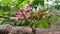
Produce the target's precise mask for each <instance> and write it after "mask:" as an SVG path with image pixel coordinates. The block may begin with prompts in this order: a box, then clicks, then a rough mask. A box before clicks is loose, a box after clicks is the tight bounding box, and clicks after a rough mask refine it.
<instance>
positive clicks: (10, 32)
mask: <svg viewBox="0 0 60 34" xmlns="http://www.w3.org/2000/svg"><path fill="white" fill-rule="evenodd" d="M36 30H37V31H36V33H35V34H49V33H52V32H54V31H60V28H59V29H38V28H36ZM0 34H33V32H32V29H31V28H30V27H28V26H12V25H9V24H4V25H0ZM52 34H53V33H52Z"/></svg>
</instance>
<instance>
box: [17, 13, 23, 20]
mask: <svg viewBox="0 0 60 34" xmlns="http://www.w3.org/2000/svg"><path fill="white" fill-rule="evenodd" d="M18 18H19V19H20V20H22V19H24V15H23V13H22V12H19V15H18Z"/></svg>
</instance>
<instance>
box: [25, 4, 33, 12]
mask: <svg viewBox="0 0 60 34" xmlns="http://www.w3.org/2000/svg"><path fill="white" fill-rule="evenodd" d="M31 10H32V7H31V6H29V5H27V6H26V7H25V11H26V12H27V13H29V12H30V11H31Z"/></svg>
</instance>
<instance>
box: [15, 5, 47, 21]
mask: <svg viewBox="0 0 60 34" xmlns="http://www.w3.org/2000/svg"><path fill="white" fill-rule="evenodd" d="M31 10H32V7H31V6H29V5H27V6H26V7H25V14H24V13H23V12H15V14H16V15H17V19H16V20H17V21H18V20H23V19H24V18H25V17H26V18H27V19H28V18H30V19H34V17H35V16H36V14H33V15H31V14H30V12H31ZM37 12H38V13H37V14H38V16H40V15H41V14H40V13H41V11H40V10H38V11H37ZM46 14H48V11H46V12H44V13H43V15H46Z"/></svg>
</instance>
